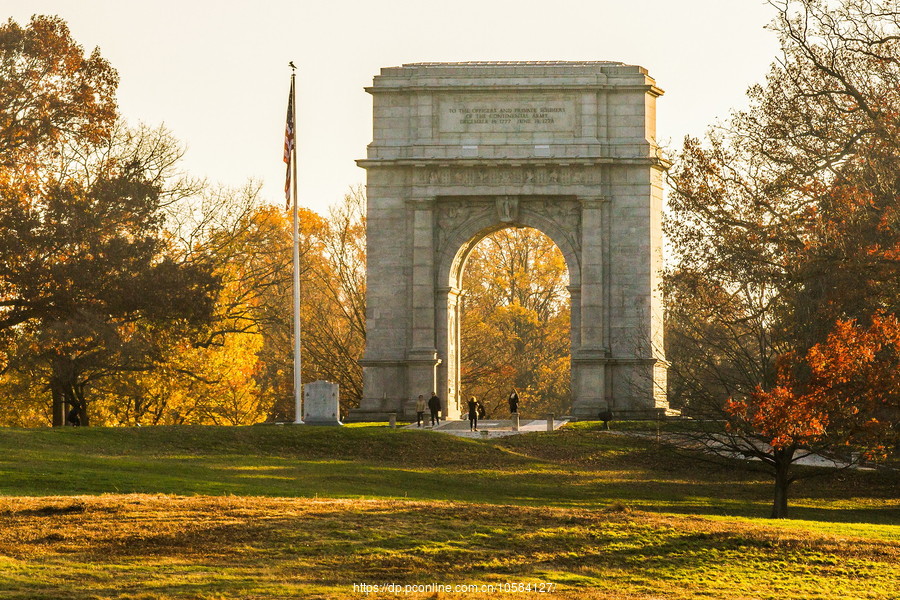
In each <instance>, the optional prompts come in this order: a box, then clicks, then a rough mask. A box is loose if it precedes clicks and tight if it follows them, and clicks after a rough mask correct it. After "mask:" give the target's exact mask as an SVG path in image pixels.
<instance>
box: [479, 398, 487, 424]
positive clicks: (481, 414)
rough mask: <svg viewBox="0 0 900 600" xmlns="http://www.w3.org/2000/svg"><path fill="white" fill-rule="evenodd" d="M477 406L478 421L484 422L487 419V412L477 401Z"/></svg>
mask: <svg viewBox="0 0 900 600" xmlns="http://www.w3.org/2000/svg"><path fill="white" fill-rule="evenodd" d="M477 404H478V419H479V420H481V421H484V420H485V419H487V410H485V408H484V404H482V403H481V400H478V401H477Z"/></svg>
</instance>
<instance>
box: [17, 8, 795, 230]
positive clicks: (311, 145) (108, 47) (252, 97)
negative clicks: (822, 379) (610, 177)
mask: <svg viewBox="0 0 900 600" xmlns="http://www.w3.org/2000/svg"><path fill="white" fill-rule="evenodd" d="M32 14H55V15H59V16H61V17H62V18H64V19H65V20H66V21H67V22H68V23H69V27H70V29H71V31H72V36H73V37H74V39H75V40H76V41H78V42H79V43H80V44H81V45H82V46H84V47H85V49H86V50H87V51H90V50H92V49H93V48H94V47H99V48H100V52H101V54H102V55H103V56H104V57H105V58H106V59H107V60H108V61H109V62H110V63H111V64H112V66H113V67H115V68H116V69H117V70H118V72H119V75H120V78H121V82H120V85H119V92H118V100H119V107H120V111H121V113H122V115H123V116H124V117H125V118H126V119H127V120H128V121H129V122H130V123H133V124H137V123H139V122H144V123H147V124H149V125H159V124H165V126H166V127H167V128H168V129H169V130H170V131H171V132H172V133H173V134H174V135H175V136H176V137H177V138H178V139H180V140H181V141H182V142H183V143H184V144H185V145H186V147H187V153H186V155H185V159H184V164H183V166H184V169H185V170H186V171H188V172H189V173H191V174H192V175H195V176H200V177H206V178H208V180H209V181H210V182H212V183H214V184H222V185H226V186H235V187H238V186H242V185H244V184H245V183H246V182H247V181H248V180H251V179H252V180H256V181H259V182H261V183H262V184H263V188H262V194H263V198H264V200H266V201H268V202H271V203H275V204H278V203H281V202H283V186H284V170H285V169H284V163H283V162H282V152H283V142H284V121H285V112H286V108H287V96H288V88H289V84H290V72H291V71H290V68H289V67H288V62H289V61H294V63H295V64H296V65H297V67H298V71H297V120H298V124H297V148H298V170H299V177H298V195H299V202H300V205H301V206H305V207H307V208H311V209H313V210H316V211H318V212H320V213H324V212H325V211H326V210H327V207H328V206H329V205H333V204H335V203H337V202H338V201H339V200H340V199H341V198H342V197H343V195H344V194H346V193H347V192H348V190H349V189H350V187H351V186H353V185H357V184H361V183H365V171H363V170H362V169H360V168H359V167H357V166H356V164H355V162H354V161H355V160H357V159H360V158H364V157H365V153H366V145H367V144H368V143H369V142H370V141H371V138H372V124H371V120H372V103H371V97H370V96H369V95H368V94H367V93H366V92H365V91H364V90H363V88H364V87H365V86H368V85H371V84H372V77H373V76H375V75H376V74H377V73H378V72H379V70H380V69H381V68H382V67H390V66H397V65H401V64H404V63H413V62H432V61H435V62H437V61H447V62H455V61H468V60H611V61H620V62H624V63H627V64H637V65H641V66H643V67H645V68H647V69H648V71H649V73H650V75H651V76H652V77H654V78H655V79H656V83H657V85H658V86H659V87H661V88H662V89H663V90H665V92H666V94H665V95H664V96H663V97H662V98H661V99H660V100H659V101H658V114H657V137H658V139H659V140H660V142H661V143H663V144H671V145H672V146H673V147H676V146H677V145H678V144H679V143H680V141H681V139H682V138H683V137H684V136H685V135H695V136H699V135H702V134H703V132H704V131H706V129H707V128H708V127H709V126H710V125H711V124H713V123H714V122H716V120H721V119H723V118H726V117H727V116H728V114H729V112H730V111H731V110H733V109H735V108H741V107H743V106H745V104H746V100H745V98H746V90H747V88H748V87H749V86H751V85H752V84H754V83H758V82H761V81H763V79H764V77H765V74H766V72H767V71H768V69H769V65H770V64H771V62H772V61H773V60H774V59H775V58H776V56H777V53H778V43H777V38H776V35H775V34H774V33H773V32H771V31H769V30H767V29H765V26H766V25H767V24H768V23H769V22H770V21H771V20H772V18H773V17H774V9H772V8H771V7H770V6H768V5H767V4H766V3H765V1H764V0H678V1H673V0H631V1H630V2H629V1H627V0H552V1H549V0H535V1H532V0H515V1H511V0H447V1H441V2H433V1H428V0H368V1H360V0H332V1H330V2H329V1H326V0H319V1H316V2H307V1H305V0H290V1H287V0H256V1H254V2H251V1H236V0H215V1H213V0H180V1H172V0H154V1H153V2H147V1H146V0H141V1H136V0H0V17H2V18H3V19H4V20H5V19H6V18H9V17H11V18H12V19H13V20H15V21H17V22H19V23H20V24H22V25H24V24H26V23H27V22H28V20H29V19H30V17H31V15H32Z"/></svg>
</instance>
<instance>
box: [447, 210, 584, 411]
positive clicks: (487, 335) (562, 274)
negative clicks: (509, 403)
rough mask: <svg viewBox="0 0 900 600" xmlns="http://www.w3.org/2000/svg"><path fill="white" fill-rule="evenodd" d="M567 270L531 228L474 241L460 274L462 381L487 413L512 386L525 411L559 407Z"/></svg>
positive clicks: (501, 404)
mask: <svg viewBox="0 0 900 600" xmlns="http://www.w3.org/2000/svg"><path fill="white" fill-rule="evenodd" d="M567 285H568V271H567V269H566V264H565V259H564V258H563V255H562V252H560V250H559V248H557V247H556V245H555V244H554V243H553V241H552V240H550V238H548V237H547V236H545V235H544V234H542V233H541V232H539V231H537V230H535V229H529V228H507V229H502V230H500V231H497V232H496V233H493V234H491V235H489V236H488V237H486V238H485V239H484V240H482V241H481V242H479V244H478V245H476V246H475V248H474V249H473V250H472V253H471V254H470V255H469V258H468V260H467V262H466V266H465V272H464V276H463V289H464V296H463V299H464V306H463V315H462V332H461V337H462V382H461V384H462V388H463V392H464V393H465V394H466V395H467V396H469V395H474V396H477V397H478V398H480V399H481V400H482V401H483V402H484V403H485V406H486V408H488V410H489V412H490V413H493V414H497V413H501V412H503V411H505V410H506V397H507V395H508V394H509V392H510V388H511V387H515V388H516V389H518V391H519V395H520V398H521V400H522V409H523V411H525V412H529V413H534V414H542V413H545V412H554V413H557V414H562V413H565V412H566V410H568V408H569V406H570V401H571V400H570V394H569V372H570V367H569V343H570V342H569V303H568V292H567V290H566V286H567Z"/></svg>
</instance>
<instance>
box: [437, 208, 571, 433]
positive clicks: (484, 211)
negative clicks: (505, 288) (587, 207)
mask: <svg viewBox="0 0 900 600" xmlns="http://www.w3.org/2000/svg"><path fill="white" fill-rule="evenodd" d="M434 213H435V216H434V219H435V228H434V231H435V236H436V238H437V239H436V245H435V266H436V269H435V272H436V278H435V294H434V295H435V307H436V322H435V341H436V348H437V358H438V360H439V361H440V362H439V364H438V368H437V387H438V388H439V389H441V390H442V391H444V392H445V394H446V405H447V414H448V415H450V416H452V417H454V418H455V417H457V416H458V415H459V414H460V412H461V411H462V404H463V402H462V398H461V393H462V390H461V385H460V377H461V375H460V371H461V339H460V337H461V324H462V315H461V311H462V306H461V302H460V294H461V291H462V278H463V273H464V271H465V264H466V261H467V260H468V257H469V255H470V254H471V252H472V250H473V249H474V248H475V246H477V245H478V243H479V242H481V241H482V240H483V239H484V238H486V237H487V236H489V235H491V234H492V233H494V232H497V231H500V230H502V229H506V228H508V227H531V228H534V229H537V230H538V231H540V232H542V233H544V234H545V235H547V237H549V238H550V239H551V240H552V241H553V242H554V243H555V244H556V246H557V247H558V248H559V249H560V251H561V252H562V254H563V258H564V259H565V262H566V268H567V269H568V272H569V286H568V290H569V293H570V297H574V298H578V297H580V291H581V255H580V254H581V253H580V250H581V248H580V245H579V243H578V241H579V239H580V220H581V206H580V203H579V201H578V200H577V198H572V197H552V196H496V197H490V196H487V197H465V198H460V197H453V196H449V197H440V198H435V210H434ZM580 309H581V307H580V305H578V304H577V303H574V302H573V303H571V307H570V311H571V312H570V340H571V346H572V347H573V348H574V347H576V346H577V345H578V344H579V341H580V322H581V319H580V314H581V310H580ZM445 315H446V317H445V318H444V316H445Z"/></svg>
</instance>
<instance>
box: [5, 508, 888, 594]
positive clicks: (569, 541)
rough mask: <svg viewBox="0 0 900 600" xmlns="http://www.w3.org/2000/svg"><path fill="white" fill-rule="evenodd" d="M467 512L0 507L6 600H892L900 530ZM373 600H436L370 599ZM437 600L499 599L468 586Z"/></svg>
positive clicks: (581, 513)
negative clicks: (360, 587)
mask: <svg viewBox="0 0 900 600" xmlns="http://www.w3.org/2000/svg"><path fill="white" fill-rule="evenodd" d="M857 527H858V528H857V529H856V530H854V531H852V532H851V533H846V534H845V533H841V534H834V533H828V532H823V531H818V530H815V528H814V527H810V528H806V529H804V528H802V527H799V528H786V527H785V526H784V524H783V523H781V524H779V523H767V522H761V521H751V520H741V519H724V518H702V517H681V516H668V515H659V514H652V513H643V512H639V511H634V510H631V509H629V508H628V507H627V506H626V505H616V506H610V507H608V510H596V511H595V510H586V509H563V508H540V507H522V506H494V505H486V504H469V503H458V502H405V501H388V500H311V499H283V498H246V497H233V496H231V497H178V496H152V495H115V496H114V495H105V496H96V497H88V496H79V497H47V498H22V497H8V498H0V590H6V593H5V595H4V596H3V597H4V598H13V599H24V598H60V599H81V598H85V599H87V598H92V599H97V598H122V599H124V598H131V599H170V598H171V599H174V598H179V599H181V598H198V599H199V598H204V599H217V598H245V599H246V598H294V597H306V598H355V597H364V594H361V593H354V589H353V584H354V583H356V584H362V583H365V584H370V585H371V584H385V583H394V584H398V585H401V586H403V585H417V584H428V583H442V584H448V585H460V584H475V585H490V584H493V585H501V584H504V583H526V582H531V583H532V584H535V583H544V584H552V585H553V587H554V591H553V592H552V593H549V594H547V593H542V594H537V593H527V592H526V593H524V594H504V596H505V597H535V598H594V599H598V600H610V599H614V598H621V599H624V598H628V599H648V598H661V597H665V598H675V599H682V598H684V599H687V598H701V597H707V598H708V597H713V598H760V599H762V598H773V599H774V598H778V599H779V600H783V599H790V598H798V599H799V598H803V599H807V598H822V599H823V600H824V599H826V598H827V599H828V600H835V599H841V598H846V599H850V598H852V599H854V600H861V599H882V598H884V599H886V598H890V597H892V596H891V595H892V594H894V593H895V589H894V587H893V586H894V583H895V582H896V581H897V579H898V577H900V567H898V564H900V543H898V542H897V538H896V537H895V536H896V534H897V531H896V529H897V528H896V527H893V528H892V527H890V526H875V525H859V526H857ZM368 597H370V598H389V597H399V598H433V597H436V596H435V595H434V594H433V593H427V594H410V595H406V594H403V593H400V594H391V593H387V594H381V593H378V594H371V595H369V596H368ZM437 597H440V598H452V597H465V598H467V599H477V598H481V597H484V598H488V597H494V598H495V597H497V594H482V593H480V592H466V593H465V594H463V595H456V594H452V593H451V594H438V596H437Z"/></svg>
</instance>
